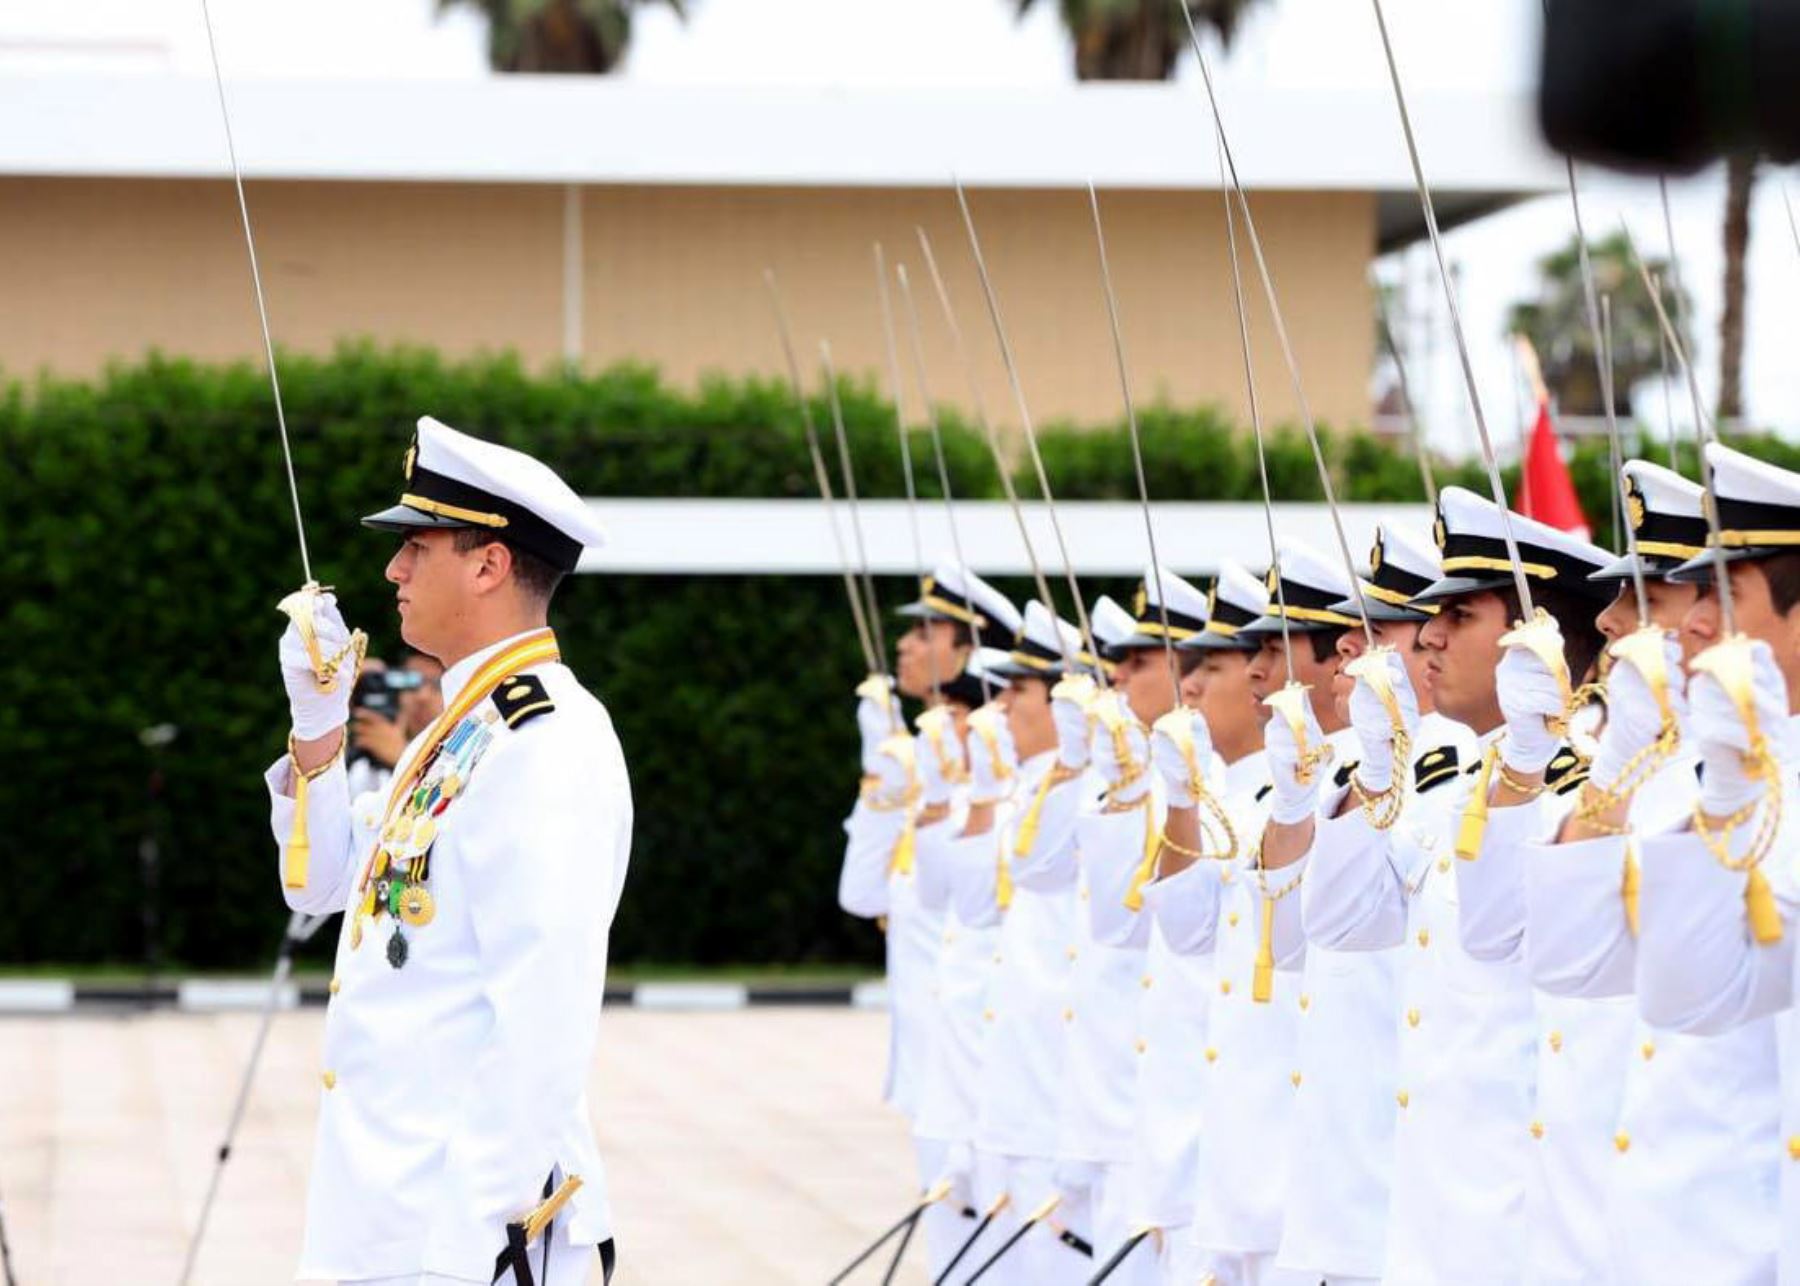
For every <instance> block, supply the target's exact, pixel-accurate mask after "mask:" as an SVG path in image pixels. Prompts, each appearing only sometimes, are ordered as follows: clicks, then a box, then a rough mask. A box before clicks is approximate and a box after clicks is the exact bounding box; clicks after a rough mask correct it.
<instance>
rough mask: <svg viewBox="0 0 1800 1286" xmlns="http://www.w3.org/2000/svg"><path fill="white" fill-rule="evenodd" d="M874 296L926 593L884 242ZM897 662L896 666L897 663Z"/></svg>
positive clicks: (935, 691)
mask: <svg viewBox="0 0 1800 1286" xmlns="http://www.w3.org/2000/svg"><path fill="white" fill-rule="evenodd" d="M875 296H876V298H877V299H878V300H880V302H881V338H882V341H883V344H884V345H885V347H886V350H887V369H888V397H889V398H890V399H891V400H892V401H893V403H894V435H895V436H896V437H897V438H898V439H899V441H900V474H901V479H902V481H903V482H904V483H905V484H906V524H907V526H908V528H910V530H911V532H912V547H913V566H915V567H917V568H918V570H919V593H920V594H921V596H922V595H923V594H924V592H925V580H926V578H927V577H928V576H929V575H930V574H931V569H930V568H929V567H927V566H926V565H925V546H924V544H923V542H922V541H921V540H920V539H919V492H918V488H917V487H916V486H915V485H914V483H913V458H912V439H911V437H910V435H908V433H907V431H906V407H905V400H904V398H905V393H904V389H903V388H902V386H901V381H900V351H899V348H898V347H897V346H896V344H895V342H894V309H893V306H892V304H891V303H890V302H889V300H888V284H887V256H886V254H884V253H883V252H882V249H881V243H880V242H879V241H877V242H876V243H875ZM897 664H898V663H897V662H896V666H897ZM940 688H941V684H940V683H939V681H938V672H937V662H936V661H935V660H934V661H933V662H932V664H931V695H932V699H933V700H936V699H937V698H938V697H939V696H940V695H941V693H940Z"/></svg>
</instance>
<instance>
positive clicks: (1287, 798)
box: [1263, 701, 1330, 826]
mask: <svg viewBox="0 0 1800 1286" xmlns="http://www.w3.org/2000/svg"><path fill="white" fill-rule="evenodd" d="M1300 710H1301V713H1302V714H1303V715H1304V717H1305V721H1306V746H1307V749H1308V750H1310V751H1314V752H1316V751H1318V750H1319V749H1321V748H1322V747H1323V746H1324V745H1325V734H1324V733H1323V732H1321V731H1319V720H1318V716H1317V715H1315V714H1313V708H1312V702H1311V701H1302V702H1301V703H1300ZM1263 745H1264V748H1265V750H1266V751H1267V752H1268V757H1269V774H1270V776H1271V777H1272V778H1273V780H1274V784H1275V789H1274V799H1273V802H1272V803H1271V804H1270V806H1269V820H1270V821H1274V822H1279V823H1281V824H1282V825H1284V826H1291V825H1293V824H1294V823H1295V822H1302V821H1305V820H1306V819H1307V818H1308V817H1312V816H1314V815H1315V814H1316V813H1317V812H1318V811H1319V792H1320V790H1321V788H1322V787H1323V785H1324V780H1325V774H1326V768H1327V765H1328V764H1329V763H1330V760H1329V759H1328V758H1317V757H1315V762H1314V764H1313V768H1312V771H1311V772H1310V773H1309V774H1308V778H1309V779H1308V780H1306V781H1301V780H1300V746H1299V744H1298V743H1297V742H1296V741H1295V740H1294V730H1293V729H1292V728H1291V727H1289V726H1288V721H1287V719H1286V718H1285V717H1284V716H1283V715H1282V714H1281V712H1280V711H1276V712H1275V715H1274V717H1273V718H1271V719H1270V720H1269V726H1268V731H1267V732H1266V733H1264V736H1263Z"/></svg>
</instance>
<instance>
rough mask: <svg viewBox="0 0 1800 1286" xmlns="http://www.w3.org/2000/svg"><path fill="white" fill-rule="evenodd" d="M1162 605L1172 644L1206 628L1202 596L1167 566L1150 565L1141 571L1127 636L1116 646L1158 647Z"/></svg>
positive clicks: (1204, 598)
mask: <svg viewBox="0 0 1800 1286" xmlns="http://www.w3.org/2000/svg"><path fill="white" fill-rule="evenodd" d="M1165 606H1166V607H1167V608H1168V614H1169V635H1170V637H1171V638H1173V639H1174V641H1175V642H1177V643H1179V642H1181V640H1183V639H1190V638H1193V637H1194V635H1196V634H1198V633H1199V632H1200V631H1201V630H1203V629H1205V628H1206V616H1207V603H1206V595H1205V594H1203V593H1201V592H1200V591H1199V590H1198V589H1196V588H1195V587H1194V585H1193V584H1192V583H1191V582H1189V581H1186V580H1184V579H1182V578H1181V577H1180V576H1177V575H1176V574H1175V573H1174V572H1172V571H1170V570H1169V569H1168V568H1167V567H1158V566H1157V565H1156V564H1155V563H1152V564H1150V565H1149V566H1148V567H1146V568H1144V580H1143V584H1142V585H1141V586H1139V589H1138V598H1137V602H1136V603H1135V604H1134V607H1135V621H1134V624H1133V628H1132V631H1131V637H1130V638H1128V639H1126V640H1124V641H1123V642H1122V643H1120V644H1119V646H1120V647H1121V648H1132V647H1161V646H1162V645H1163V608H1164V607H1165Z"/></svg>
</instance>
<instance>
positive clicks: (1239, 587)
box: [1176, 559, 1269, 651]
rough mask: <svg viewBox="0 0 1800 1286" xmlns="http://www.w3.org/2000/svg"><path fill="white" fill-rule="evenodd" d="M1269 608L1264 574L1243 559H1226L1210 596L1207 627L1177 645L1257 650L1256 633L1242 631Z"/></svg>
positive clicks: (1207, 605) (1207, 608) (1207, 602)
mask: <svg viewBox="0 0 1800 1286" xmlns="http://www.w3.org/2000/svg"><path fill="white" fill-rule="evenodd" d="M1268 610H1269V587H1268V585H1267V584H1265V583H1264V582H1263V580H1262V578H1260V577H1257V576H1252V575H1251V574H1250V572H1249V571H1248V570H1247V569H1246V568H1245V567H1244V566H1243V564H1241V563H1234V562H1232V561H1231V560H1230V559H1223V560H1221V561H1220V563H1219V578H1218V579H1217V580H1216V581H1214V582H1213V587H1212V592H1211V593H1209V594H1208V595H1207V597H1206V628H1205V629H1203V630H1201V631H1200V633H1198V634H1196V635H1194V636H1193V637H1192V638H1186V639H1183V640H1182V641H1181V642H1180V643H1178V644H1176V646H1177V647H1185V648H1200V649H1222V650H1229V651H1243V650H1248V651H1254V650H1255V649H1256V646H1257V644H1256V640H1255V637H1254V636H1251V635H1245V634H1243V633H1241V631H1242V630H1243V628H1244V627H1245V626H1246V625H1249V624H1250V623H1251V622H1253V621H1256V620H1258V619H1260V618H1261V617H1262V616H1263V615H1264V614H1265V613H1267V612H1268Z"/></svg>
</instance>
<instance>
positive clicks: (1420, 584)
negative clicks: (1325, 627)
mask: <svg viewBox="0 0 1800 1286" xmlns="http://www.w3.org/2000/svg"><path fill="white" fill-rule="evenodd" d="M1443 574H1444V572H1443V563H1442V562H1441V561H1440V560H1439V558H1438V550H1437V545H1436V544H1435V543H1433V542H1432V541H1430V540H1428V539H1426V537H1425V536H1424V535H1423V533H1420V532H1416V531H1414V530H1413V529H1412V528H1410V527H1406V526H1403V525H1401V524H1399V523H1389V522H1384V523H1381V524H1379V525H1378V526H1377V527H1376V528H1375V544H1374V547H1373V548H1371V549H1370V550H1369V574H1368V575H1367V576H1366V577H1362V578H1360V579H1359V582H1358V583H1359V585H1360V587H1361V589H1362V598H1361V601H1360V603H1359V601H1358V600H1357V599H1355V598H1346V599H1343V600H1342V601H1340V602H1337V603H1333V604H1332V609H1333V610H1334V611H1339V612H1343V613H1345V614H1346V615H1349V616H1356V615H1359V614H1361V613H1363V612H1364V611H1366V612H1367V613H1368V617H1369V619H1370V620H1372V621H1423V620H1425V619H1427V618H1428V617H1431V616H1433V615H1435V614H1436V613H1437V610H1438V609H1437V608H1436V607H1435V606H1434V605H1432V604H1430V603H1420V604H1417V605H1415V604H1414V603H1413V601H1412V597H1413V595H1414V594H1417V593H1420V592H1421V591H1423V590H1425V589H1426V588H1428V587H1429V586H1431V585H1433V584H1435V583H1436V582H1437V581H1438V580H1439V579H1440V578H1441V577H1442V576H1443Z"/></svg>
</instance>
